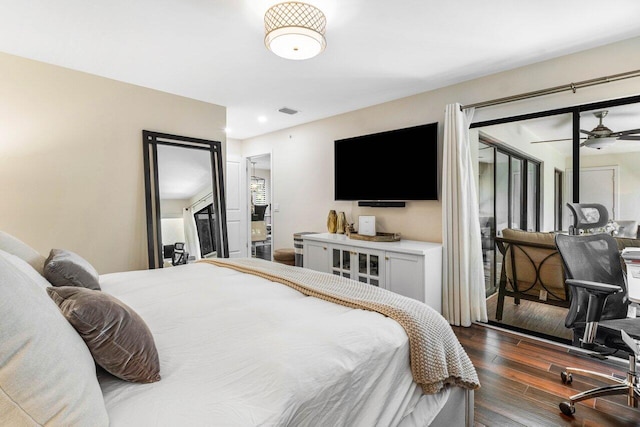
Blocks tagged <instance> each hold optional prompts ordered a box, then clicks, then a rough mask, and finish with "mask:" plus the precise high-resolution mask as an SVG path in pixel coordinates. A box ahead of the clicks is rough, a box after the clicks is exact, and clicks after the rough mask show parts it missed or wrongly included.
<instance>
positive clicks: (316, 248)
mask: <svg viewBox="0 0 640 427" xmlns="http://www.w3.org/2000/svg"><path fill="white" fill-rule="evenodd" d="M303 242H304V243H303V246H304V248H303V258H302V264H303V266H304V267H305V268H310V269H311V270H316V271H322V272H323V273H328V272H329V246H328V245H327V244H326V243H320V242H313V241H310V240H303Z"/></svg>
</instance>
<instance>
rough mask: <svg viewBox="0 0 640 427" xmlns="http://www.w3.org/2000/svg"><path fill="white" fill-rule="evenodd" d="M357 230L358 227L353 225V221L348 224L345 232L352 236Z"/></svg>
mask: <svg viewBox="0 0 640 427" xmlns="http://www.w3.org/2000/svg"><path fill="white" fill-rule="evenodd" d="M355 232H356V229H355V228H354V227H353V223H350V224H347V228H346V230H345V234H346V235H347V236H351V235H352V234H353V233H355Z"/></svg>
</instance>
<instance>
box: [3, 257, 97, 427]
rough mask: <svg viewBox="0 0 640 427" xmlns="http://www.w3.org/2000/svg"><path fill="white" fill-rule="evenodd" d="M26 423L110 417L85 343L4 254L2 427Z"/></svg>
mask: <svg viewBox="0 0 640 427" xmlns="http://www.w3.org/2000/svg"><path fill="white" fill-rule="evenodd" d="M29 268H31V267H29ZM34 274H36V273H35V272H34ZM42 280H44V279H42ZM27 425H40V426H104V427H107V426H108V425H109V418H108V416H107V410H106V408H105V405H104V399H103V397H102V391H101V390H100V385H99V384H98V379H97V378H96V364H95V362H94V361H93V358H92V357H91V354H90V353H89V350H88V349H87V346H86V345H85V343H84V342H83V341H82V339H81V338H80V337H79V336H78V333H77V332H76V331H75V330H74V329H73V328H72V327H71V325H70V324H69V322H67V320H66V319H65V318H64V316H62V314H60V310H59V309H58V307H57V306H56V304H55V303H54V302H53V301H51V298H49V297H48V296H47V294H46V293H45V292H44V291H43V289H42V287H41V286H40V285H38V284H37V283H35V282H34V281H33V280H31V279H30V278H29V277H28V276H27V275H26V274H24V273H23V272H21V271H20V270H18V269H17V268H15V267H14V266H13V265H11V264H10V263H9V261H7V260H6V259H5V258H4V257H2V256H0V426H27Z"/></svg>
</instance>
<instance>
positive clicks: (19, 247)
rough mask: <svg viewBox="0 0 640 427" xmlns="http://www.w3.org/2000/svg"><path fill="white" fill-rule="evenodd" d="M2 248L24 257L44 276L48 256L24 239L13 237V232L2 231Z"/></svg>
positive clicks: (0, 246) (0, 234)
mask: <svg viewBox="0 0 640 427" xmlns="http://www.w3.org/2000/svg"><path fill="white" fill-rule="evenodd" d="M0 249H1V250H3V251H5V252H9V253H10V254H14V255H15V256H17V257H18V258H22V259H23V260H25V261H26V262H28V263H29V264H30V265H31V266H32V267H33V268H35V269H36V271H37V272H38V273H40V275H41V276H44V274H43V271H44V261H45V259H46V258H45V257H43V256H42V255H41V254H40V253H39V252H38V251H36V250H35V249H33V248H32V247H31V246H29V245H27V244H26V243H24V242H23V241H21V240H19V239H17V238H15V237H13V236H12V235H11V234H8V233H5V232H4V231H0Z"/></svg>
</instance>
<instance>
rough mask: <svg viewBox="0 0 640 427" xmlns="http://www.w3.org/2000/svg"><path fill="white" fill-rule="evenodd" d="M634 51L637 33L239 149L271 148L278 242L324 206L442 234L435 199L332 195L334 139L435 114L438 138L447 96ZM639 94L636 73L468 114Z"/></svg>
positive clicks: (605, 62) (504, 90)
mask: <svg viewBox="0 0 640 427" xmlns="http://www.w3.org/2000/svg"><path fill="white" fill-rule="evenodd" d="M639 51H640V38H634V39H630V40H627V41H624V42H620V43H616V44H613V45H609V46H604V47H600V48H596V49H591V50H588V51H584V52H581V53H577V54H573V55H568V56H564V57H561V58H557V59H553V60H549V61H545V62H541V63H538V64H533V65H530V66H527V67H522V68H519V69H515V70H511V71H507V72H503V73H499V74H494V75H490V76H486V77H482V78H479V79H475V80H471V81H468V82H465V83H461V84H457V85H453V86H449V87H445V88H442V89H437V90H434V91H431V92H426V93H422V94H419V95H415V96H411V97H407V98H403V99H399V100H396V101H392V102H388V103H385V104H381V105H377V106H373V107H369V108H365V109H361V110H358V111H353V112H350V113H346V114H341V115H338V116H334V117H330V118H327V119H324V120H319V121H316V122H313V123H308V124H305V125H301V126H296V127H293V128H290V129H286V130H282V131H278V132H273V133H271V134H267V135H262V136H259V137H255V138H250V139H247V140H245V141H243V143H242V144H243V148H242V151H243V155H244V156H251V155H252V154H261V153H265V152H272V156H273V157H272V172H273V182H272V184H273V197H274V199H273V203H277V204H279V207H280V211H279V212H274V214H273V215H274V217H273V221H274V233H275V236H274V241H275V244H276V246H277V247H276V249H277V248H280V247H293V233H295V232H300V231H325V230H326V216H327V213H328V211H329V210H330V209H336V210H338V211H345V212H346V214H347V219H348V220H349V221H350V222H351V221H355V220H356V219H357V216H358V215H360V214H363V215H376V217H377V220H376V222H377V224H378V225H379V226H380V227H379V231H387V232H400V233H402V235H403V236H404V237H405V238H408V239H416V240H426V241H435V242H439V241H441V240H442V230H441V227H442V225H441V224H442V210H441V203H440V202H439V201H424V202H408V203H407V207H406V208H404V209H398V208H359V207H358V206H357V203H350V202H336V201H334V198H333V141H334V140H336V139H340V138H346V137H351V136H357V135H363V134H368V133H373V132H380V131H385V130H391V129H398V128H403V127H407V126H415V125H419V124H424V123H431V122H435V121H437V122H439V123H440V126H439V137H440V140H441V139H442V124H443V121H444V110H445V106H446V105H447V104H449V103H453V102H460V103H461V104H463V105H464V104H471V103H474V102H479V101H485V100H489V99H494V98H500V97H504V96H508V95H515V94H519V93H523V92H529V91H533V90H538V89H544V88H547V87H552V86H558V85H562V84H568V83H570V82H577V81H581V80H587V79H591V78H596V77H602V76H607V75H612V74H616V73H622V72H626V71H632V70H637V69H640V55H638V52H639ZM638 93H640V83H639V80H638V79H637V78H636V79H628V80H622V81H618V82H611V83H607V84H604V85H599V86H595V87H591V88H586V89H580V90H578V92H577V93H575V94H573V93H571V92H564V93H559V94H554V95H548V96H544V97H540V98H536V99H533V100H528V101H520V102H516V103H510V104H503V105H501V106H495V107H489V108H484V109H480V110H477V111H476V113H475V117H474V121H476V122H477V121H484V120H488V119H491V118H499V117H507V116H513V115H516V114H523V113H527V112H533V111H541V110H548V109H551V108H560V107H566V106H569V105H575V104H582V103H586V102H592V101H598V100H604V99H610V98H617V97H622V96H629V95H635V94H638ZM440 145H441V142H440ZM440 153H442V150H440ZM407 155H408V156H410V155H411V153H407ZM546 179H548V178H547V177H545V180H546ZM545 221H546V219H545Z"/></svg>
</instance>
